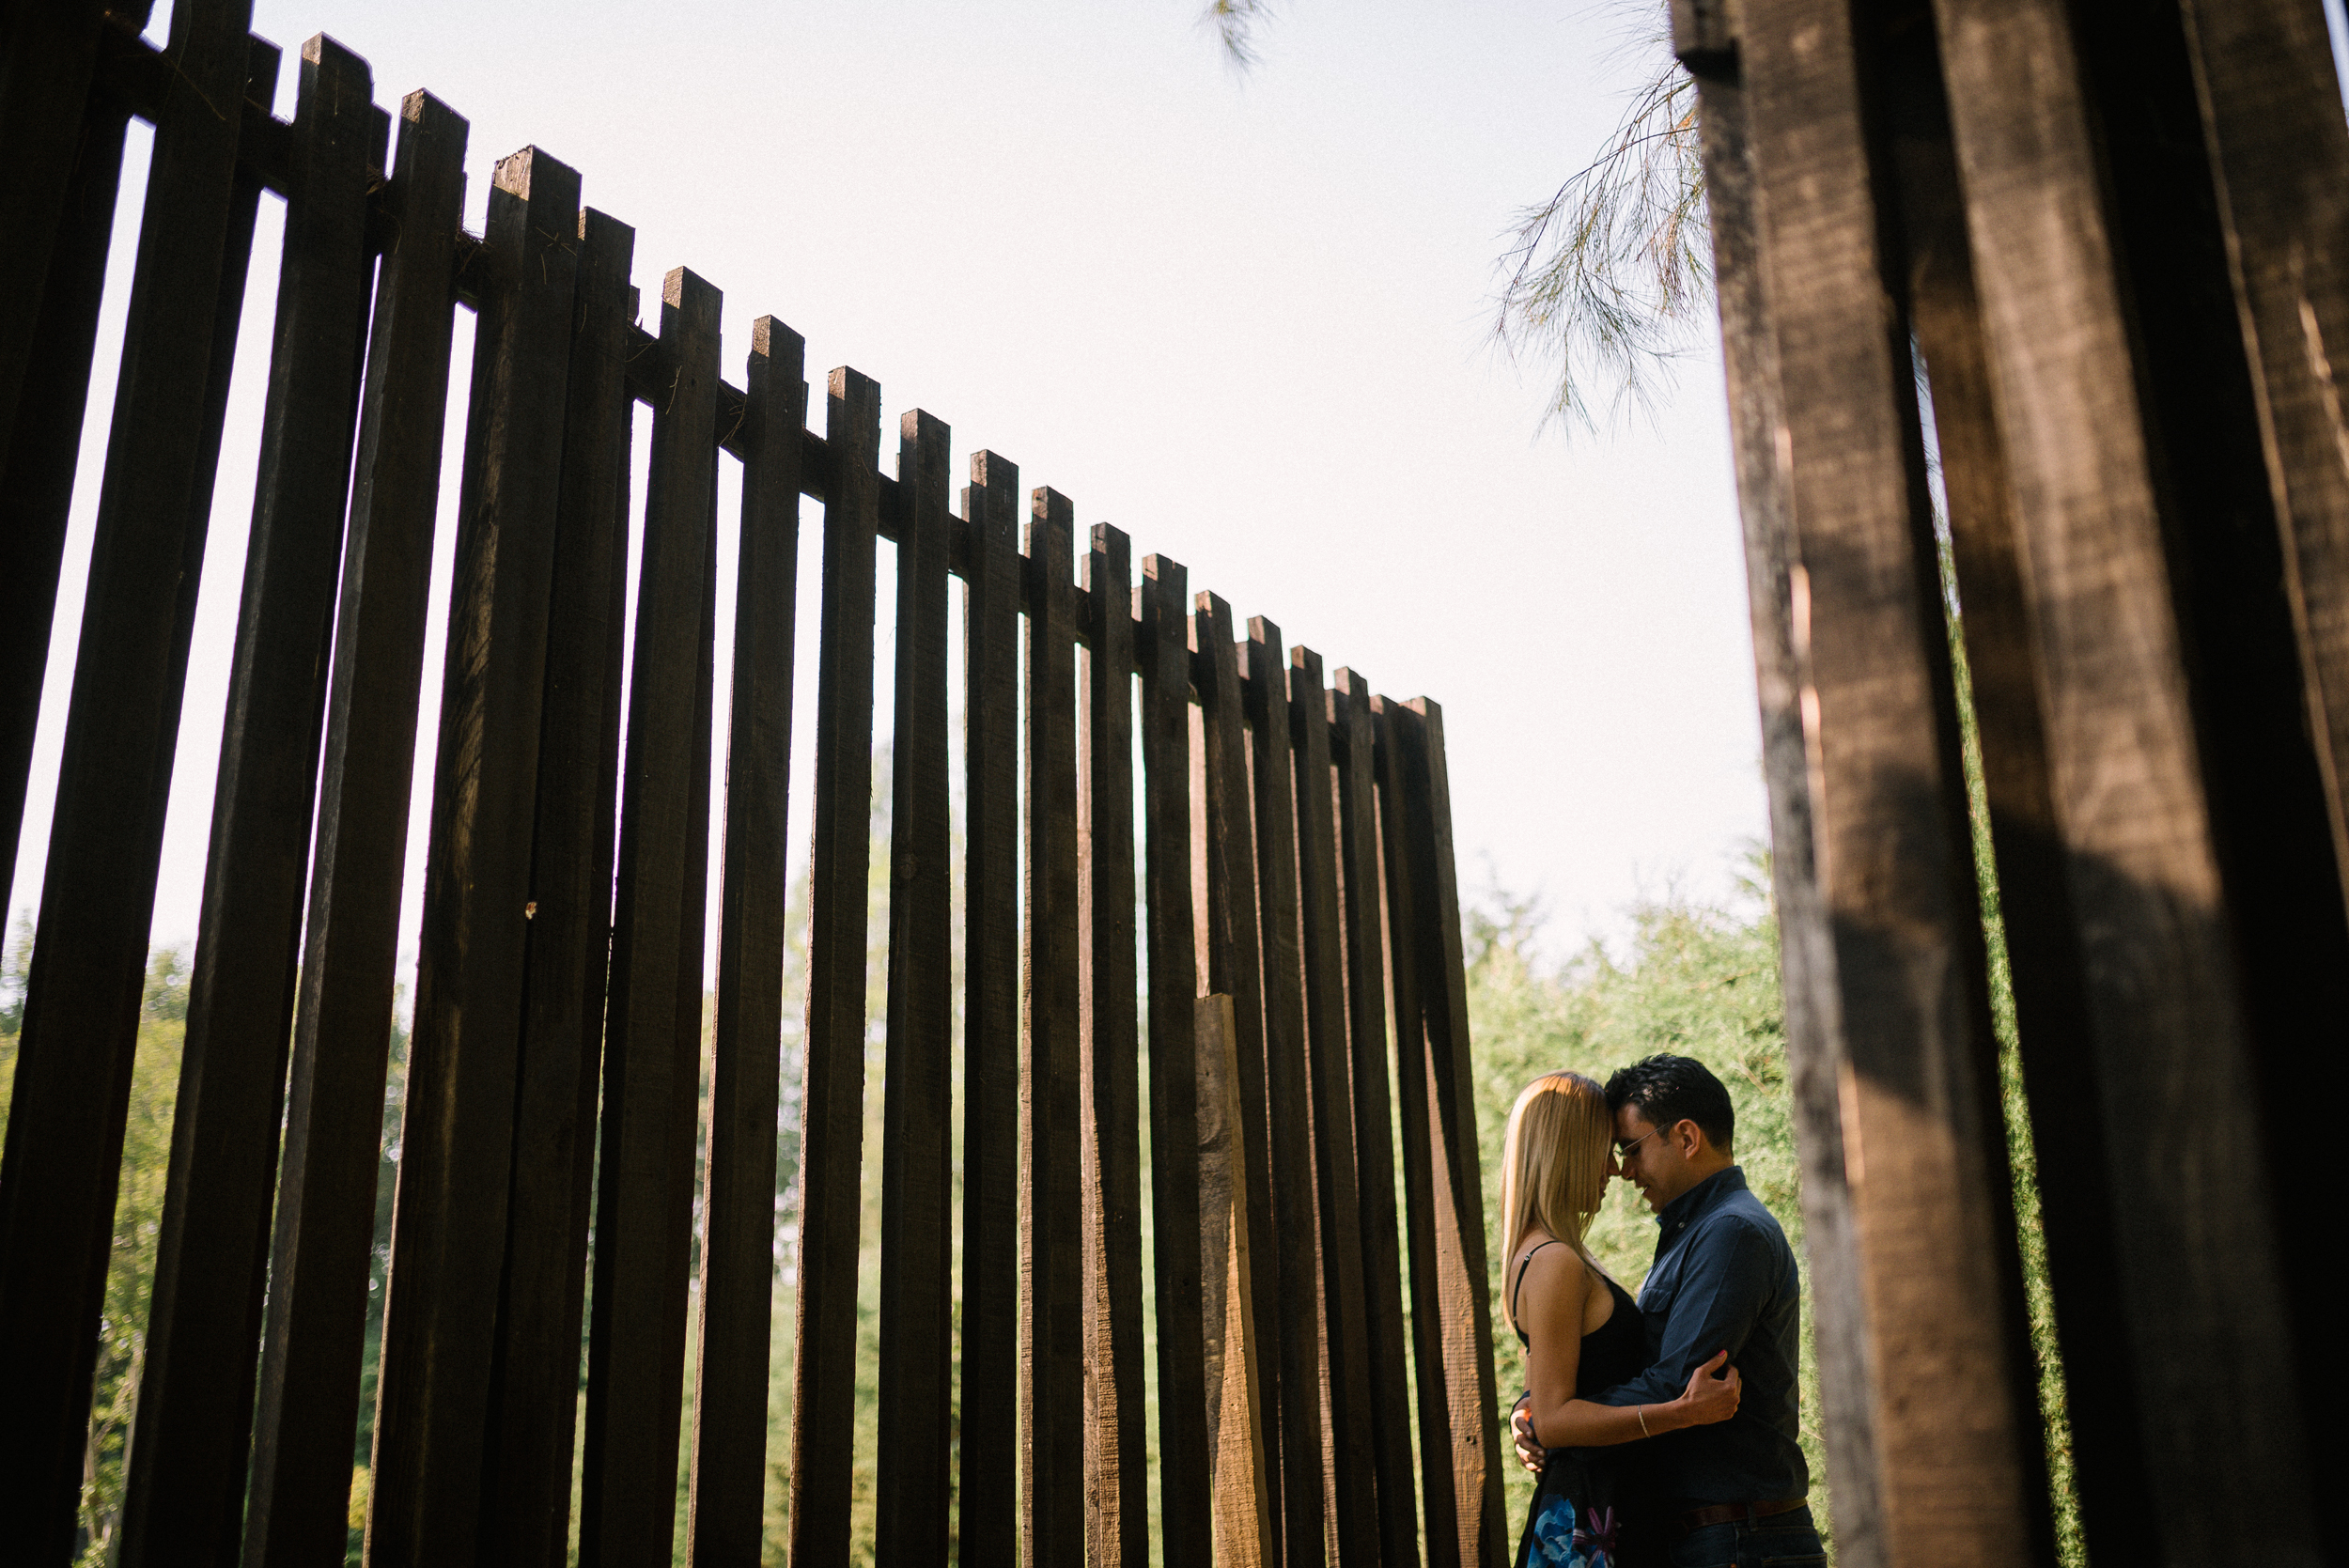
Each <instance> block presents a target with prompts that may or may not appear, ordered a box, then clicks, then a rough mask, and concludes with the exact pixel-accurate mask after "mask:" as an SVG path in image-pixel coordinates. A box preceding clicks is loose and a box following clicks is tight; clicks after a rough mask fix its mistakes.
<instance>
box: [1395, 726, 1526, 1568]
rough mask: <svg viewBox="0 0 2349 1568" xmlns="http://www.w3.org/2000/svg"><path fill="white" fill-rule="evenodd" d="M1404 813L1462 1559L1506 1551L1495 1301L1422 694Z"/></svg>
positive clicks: (1438, 776) (1454, 910) (1443, 795)
mask: <svg viewBox="0 0 2349 1568" xmlns="http://www.w3.org/2000/svg"><path fill="white" fill-rule="evenodd" d="M1404 711H1405V712H1408V714H1409V715H1410V719H1409V722H1406V723H1404V724H1401V725H1399V726H1398V728H1399V729H1400V731H1401V735H1402V740H1403V745H1402V750H1403V753H1404V762H1405V768H1404V775H1403V782H1404V787H1405V795H1404V805H1405V809H1406V813H1407V820H1408V829H1409V836H1410V844H1411V862H1412V863H1411V869H1412V873H1413V876H1412V886H1413V887H1414V889H1416V891H1417V893H1418V895H1419V898H1420V900H1421V904H1420V908H1421V909H1422V910H1423V912H1424V915H1425V918H1424V919H1423V920H1422V921H1421V922H1420V924H1419V926H1418V928H1417V930H1416V932H1415V933H1414V935H1415V936H1416V937H1417V939H1418V942H1419V954H1418V956H1419V966H1420V993H1419V1001H1420V1018H1421V1022H1422V1027H1423V1030H1424V1031H1425V1034H1426V1039H1427V1084H1428V1107H1427V1111H1428V1129H1429V1130H1428V1137H1429V1141H1430V1143H1431V1145H1432V1153H1433V1156H1434V1157H1433V1159H1432V1160H1431V1161H1430V1170H1431V1172H1432V1173H1433V1175H1434V1178H1435V1193H1434V1197H1435V1209H1436V1241H1437V1258H1436V1266H1437V1285H1438V1299H1439V1303H1440V1305H1441V1307H1442V1310H1443V1325H1442V1327H1443V1343H1444V1358H1443V1372H1444V1387H1445V1391H1446V1393H1447V1394H1448V1395H1449V1397H1450V1399H1451V1403H1452V1477H1453V1488H1454V1493H1455V1497H1456V1498H1457V1499H1458V1508H1459V1520H1458V1529H1459V1532H1460V1537H1459V1538H1460V1560H1461V1561H1462V1562H1464V1563H1482V1564H1486V1565H1488V1568H1489V1565H1492V1564H1498V1563H1499V1562H1500V1561H1501V1560H1502V1559H1503V1558H1504V1557H1505V1556H1506V1555H1507V1553H1508V1549H1509V1543H1508V1538H1507V1534H1506V1526H1505V1525H1504V1523H1503V1521H1502V1519H1501V1466H1500V1454H1499V1453H1498V1452H1496V1440H1497V1438H1498V1436H1499V1434H1500V1430H1501V1428H1500V1423H1499V1420H1498V1418H1497V1415H1496V1412H1497V1411H1498V1409H1499V1405H1498V1404H1497V1403H1496V1400H1495V1397H1494V1392H1493V1323H1492V1302H1491V1296H1490V1290H1489V1286H1488V1284H1487V1282H1486V1273H1485V1196H1484V1180H1483V1176H1482V1174H1481V1172H1480V1171H1479V1168H1478V1164H1477V1157H1476V1098H1475V1090H1474V1087H1473V1086H1474V1077H1473V1069H1472V1068H1471V1066H1470V1060H1469V1021H1468V984H1467V967H1466V964H1465V962H1464V957H1463V954H1462V951H1461V940H1460V888H1459V881H1458V875H1459V874H1458V869H1457V866H1456V864H1455V861H1454V858H1453V850H1452V785H1451V780H1450V777H1449V775H1448V773H1447V770H1446V768H1445V766H1444V748H1443V711H1442V709H1440V708H1439V707H1438V706H1436V705H1435V704H1434V703H1432V702H1429V701H1428V700H1427V699H1426V698H1424V697H1414V698H1412V699H1411V701H1410V703H1409V705H1408V707H1407V708H1406V709H1405V710H1404Z"/></svg>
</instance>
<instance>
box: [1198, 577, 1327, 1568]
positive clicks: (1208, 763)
mask: <svg viewBox="0 0 2349 1568" xmlns="http://www.w3.org/2000/svg"><path fill="white" fill-rule="evenodd" d="M1191 651H1192V653H1193V654H1194V655H1195V656H1196V657H1195V658H1194V659H1193V660H1192V665H1191V677H1192V680H1193V682H1194V684H1195V685H1196V687H1197V689H1198V694H1199V710H1200V724H1201V730H1202V739H1203V742H1204V743H1203V745H1202V746H1201V749H1200V766H1201V769H1202V773H1203V778H1202V780H1201V782H1200V785H1199V788H1198V791H1197V800H1196V801H1195V803H1194V809H1195V810H1196V811H1197V813H1198V814H1199V821H1198V823H1197V825H1196V827H1195V829H1194V831H1195V834H1196V838H1197V846H1196V847H1195V848H1194V849H1193V851H1192V853H1193V855H1194V857H1196V858H1197V859H1198V860H1199V861H1200V862H1202V864H1203V869H1204V871H1205V876H1204V877H1199V878H1198V880H1199V882H1200V883H1201V884H1202V886H1201V887H1200V888H1198V889H1196V890H1194V891H1195V892H1196V893H1197V894H1198V896H1199V897H1200V899H1201V914H1202V918H1203V924H1204V926H1205V934H1204V939H1203V941H1202V943H1201V945H1202V946H1204V947H1205V948H1206V964H1205V966H1204V968H1205V970H1206V976H1205V985H1206V989H1207V991H1209V992H1211V993H1219V994H1221V995H1224V996H1228V997H1230V998H1231V999H1232V1032H1231V1036H1230V1038H1231V1045H1232V1052H1233V1057H1234V1062H1235V1066H1234V1069H1233V1070H1234V1071H1235V1072H1236V1073H1237V1075H1238V1076H1237V1083H1238V1085H1239V1091H1240V1107H1239V1117H1240V1128H1239V1131H1240V1136H1241V1137H1242V1138H1244V1139H1246V1140H1247V1143H1248V1156H1249V1169H1250V1172H1251V1175H1252V1178H1253V1179H1252V1180H1251V1181H1250V1182H1249V1183H1248V1184H1247V1188H1246V1192H1245V1194H1244V1196H1245V1198H1246V1201H1247V1204H1248V1228H1249V1234H1250V1236H1251V1237H1252V1239H1253V1240H1254V1242H1255V1244H1256V1245H1257V1247H1258V1248H1259V1249H1260V1250H1261V1249H1263V1248H1267V1247H1271V1246H1274V1245H1276V1243H1275V1242H1274V1241H1273V1239H1272V1237H1273V1235H1274V1231H1273V1224H1272V1194H1271V1193H1270V1192H1269V1191H1268V1188H1269V1186H1270V1177H1269V1175H1268V1173H1267V1172H1268V1171H1269V1169H1270V1156H1269V1154H1268V1150H1269V1148H1270V1135H1269V1133H1268V1129H1267V1128H1266V1126H1265V1108H1266V1106H1267V1104H1268V1100H1267V1096H1266V1094H1265V1022H1264V1018H1265V1006H1264V998H1265V980H1264V969H1263V950H1262V949H1261V948H1260V947H1259V946H1258V945H1257V918H1256V848H1255V831H1254V827H1253V824H1252V821H1251V811H1250V807H1251V800H1252V793H1253V792H1252V787H1251V784H1250V777H1249V769H1248V713H1247V706H1246V705H1247V694H1246V692H1245V691H1243V690H1242V688H1241V683H1240V678H1239V649H1238V647H1237V644H1236V643H1235V642H1234V640H1233V636H1232V610H1231V606H1230V605H1228V604H1226V603H1224V601H1223V600H1222V599H1221V598H1217V597H1216V596H1215V595H1213V594H1207V593H1202V594H1200V595H1198V596H1197V597H1196V599H1195V601H1194V605H1193V609H1192V613H1191ZM1203 1136H1204V1134H1203ZM1210 1266H1211V1267H1212V1260H1210ZM1278 1272H1279V1271H1278V1267H1277V1265H1275V1264H1273V1263H1271V1262H1267V1263H1266V1264H1265V1265H1264V1266H1262V1267H1260V1268H1256V1269H1253V1270H1252V1271H1250V1274H1249V1277H1248V1289H1249V1301H1250V1307H1251V1311H1252V1315H1253V1319H1254V1321H1253V1323H1252V1325H1251V1326H1250V1327H1251V1332H1252V1335H1253V1339H1252V1343H1253V1344H1254V1346H1255V1354H1256V1366H1255V1369H1254V1375H1255V1377H1256V1380H1257V1384H1256V1391H1255V1398H1256V1405H1257V1407H1258V1408H1259V1409H1261V1410H1262V1411H1263V1412H1264V1414H1265V1419H1266V1420H1267V1421H1271V1422H1277V1421H1278V1412H1279V1410H1280V1408H1281V1404H1280V1400H1281V1392H1280V1372H1279V1368H1278V1365H1277V1363H1278V1360H1279V1350H1278V1346H1279V1344H1280V1342H1281V1323H1282V1318H1281V1305H1280V1286H1279V1284H1278V1281H1277V1275H1278ZM1278 1434H1279V1428H1278V1426H1277V1424H1276V1425H1274V1426H1272V1427H1271V1429H1270V1430H1268V1432H1267V1433H1266V1435H1265V1438H1264V1442H1265V1449H1266V1454H1267V1462H1268V1463H1270V1462H1271V1459H1272V1456H1273V1455H1274V1454H1275V1453H1277V1452H1278V1448H1277V1445H1278V1443H1279V1441H1280V1438H1279V1435H1278ZM1315 1442H1316V1447H1317V1446H1318V1437H1316V1439H1315ZM1218 1474H1219V1479H1218V1490H1219V1492H1221V1488H1222V1486H1223V1485H1224V1484H1225V1481H1224V1479H1223V1477H1224V1471H1223V1470H1222V1468H1221V1467H1219V1472H1218ZM1315 1474H1316V1476H1317V1474H1318V1472H1317V1471H1316V1472H1315ZM1281 1479H1282V1478H1281V1475H1280V1473H1279V1472H1278V1471H1277V1470H1276V1471H1275V1472H1273V1473H1271V1474H1269V1475H1268V1476H1267V1477H1266V1481H1265V1484H1266V1485H1267V1486H1268V1487H1269V1488H1270V1499H1271V1506H1272V1508H1273V1509H1274V1510H1276V1513H1275V1514H1274V1515H1273V1517H1275V1518H1276V1519H1277V1517H1278V1514H1277V1510H1278V1508H1279V1506H1280V1494H1281ZM1314 1486H1315V1498H1316V1499H1318V1498H1319V1496H1320V1483H1319V1481H1318V1480H1317V1479H1316V1480H1315V1483H1314ZM1318 1507H1319V1504H1318V1501H1316V1503H1315V1509H1316V1512H1317V1511H1318ZM1275 1560H1278V1559H1277V1556H1276V1558H1275Z"/></svg>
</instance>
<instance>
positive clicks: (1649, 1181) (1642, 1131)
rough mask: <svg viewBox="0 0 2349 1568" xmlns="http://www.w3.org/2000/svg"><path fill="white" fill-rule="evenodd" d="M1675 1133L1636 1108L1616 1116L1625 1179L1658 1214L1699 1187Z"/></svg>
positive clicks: (1629, 1106)
mask: <svg viewBox="0 0 2349 1568" xmlns="http://www.w3.org/2000/svg"><path fill="white" fill-rule="evenodd" d="M1672 1131H1673V1129H1669V1128H1659V1127H1658V1126H1657V1125H1656V1124H1655V1123H1653V1122H1651V1121H1649V1120H1648V1119H1647V1113H1646V1112H1645V1111H1643V1110H1641V1109H1640V1108H1639V1107H1638V1106H1636V1105H1626V1106H1625V1107H1623V1108H1622V1109H1621V1110H1617V1111H1616V1112H1615V1147H1616V1150H1617V1152H1618V1157H1619V1158H1620V1159H1621V1161H1622V1165H1623V1170H1622V1175H1623V1179H1624V1180H1625V1181H1627V1182H1629V1183H1630V1184H1631V1185H1632V1186H1634V1187H1636V1188H1639V1189H1640V1196H1641V1197H1642V1198H1645V1199H1646V1200H1647V1206H1648V1207H1649V1208H1652V1209H1657V1210H1659V1211H1660V1210H1661V1209H1662V1208H1663V1206H1664V1205H1665V1204H1666V1203H1671V1202H1672V1200H1673V1199H1674V1198H1677V1197H1679V1196H1680V1195H1681V1194H1682V1193H1683V1192H1686V1191H1688V1188H1691V1187H1693V1186H1695V1185H1696V1183H1695V1181H1694V1180H1692V1179H1691V1178H1692V1177H1693V1175H1694V1172H1691V1171H1690V1170H1689V1168H1688V1157H1687V1155H1686V1154H1684V1153H1683V1152H1682V1150H1681V1147H1680V1143H1679V1141H1678V1140H1677V1139H1675V1138H1674V1137H1673V1136H1672Z"/></svg>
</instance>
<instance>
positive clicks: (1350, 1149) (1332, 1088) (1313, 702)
mask: <svg viewBox="0 0 2349 1568" xmlns="http://www.w3.org/2000/svg"><path fill="white" fill-rule="evenodd" d="M1289 666H1290V668H1289V672H1288V677H1289V704H1288V706H1289V726H1290V729H1289V733H1290V737H1291V739H1292V741H1293V743H1294V751H1293V754H1294V755H1295V757H1296V759H1297V864H1298V891H1299V898H1300V908H1301V910H1302V913H1303V916H1304V922H1303V925H1304V943H1305V1065H1306V1075H1307V1092H1308V1094H1310V1096H1311V1103H1312V1106H1313V1134H1314V1182H1313V1191H1314V1198H1315V1220H1316V1234H1318V1235H1319V1237H1320V1241H1321V1245H1320V1249H1319V1250H1320V1256H1319V1259H1318V1262H1319V1266H1320V1269H1321V1301H1322V1336H1323V1353H1322V1383H1323V1388H1322V1389H1321V1403H1322V1405H1323V1410H1324V1414H1325V1416H1326V1419H1327V1421H1328V1422H1329V1436H1328V1438H1327V1440H1326V1442H1325V1445H1324V1447H1325V1449H1326V1451H1327V1452H1326V1458H1325V1463H1326V1464H1327V1465H1328V1467H1330V1496H1331V1498H1332V1499H1333V1501H1334V1504H1335V1508H1334V1514H1335V1518H1334V1522H1333V1529H1334V1532H1335V1539H1334V1540H1332V1541H1331V1542H1330V1549H1331V1551H1332V1552H1333V1553H1334V1554H1335V1556H1336V1558H1337V1560H1339V1561H1340V1562H1369V1561H1373V1560H1377V1557H1378V1555H1379V1549H1380V1543H1379V1533H1378V1462H1377V1457H1376V1453H1377V1449H1376V1446H1375V1444H1374V1442H1373V1439H1374V1437H1375V1436H1376V1431H1375V1428H1374V1426H1373V1422H1372V1416H1371V1396H1370V1383H1371V1376H1372V1371H1373V1362H1372V1359H1371V1348H1372V1347H1371V1340H1370V1322H1369V1318H1370V1308H1369V1304H1368V1302H1367V1301H1366V1300H1365V1299H1364V1294H1363V1281H1362V1232H1361V1222H1362V1215H1361V1190H1360V1188H1359V1187H1358V1186H1357V1183H1356V1156H1355V1149H1354V1094H1353V1082H1352V1080H1353V1073H1352V1064H1353V1063H1352V1044H1353V1039H1352V1029H1351V1020H1350V1019H1349V1017H1347V1013H1346V957H1345V952H1346V945H1345V925H1346V918H1345V911H1344V909H1343V908H1342V907H1341V904H1340V898H1339V891H1338V823H1337V780H1336V778H1335V776H1334V775H1333V774H1332V772H1331V770H1330V692H1329V691H1327V690H1326V689H1325V688H1324V687H1323V685H1322V678H1321V656H1320V655H1319V654H1316V653H1315V652H1314V651H1313V650H1312V649H1310V648H1291V649H1290V650H1289ZM1381 1066H1382V1068H1383V1066H1384V1063H1381ZM1381 1076H1382V1077H1383V1076H1384V1075H1383V1073H1382V1074H1381ZM1382 1087H1383V1085H1382ZM1381 1097H1382V1098H1383V1096H1381ZM1384 1130H1385V1129H1384V1128H1383V1127H1382V1128H1381V1129H1380V1131H1381V1132H1382V1133H1383V1132H1384ZM1390 1185H1391V1186H1392V1183H1390ZM1415 1555H1416V1554H1415Z"/></svg>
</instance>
